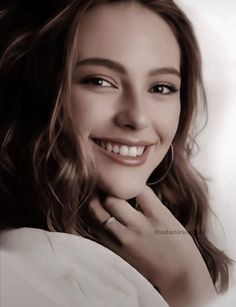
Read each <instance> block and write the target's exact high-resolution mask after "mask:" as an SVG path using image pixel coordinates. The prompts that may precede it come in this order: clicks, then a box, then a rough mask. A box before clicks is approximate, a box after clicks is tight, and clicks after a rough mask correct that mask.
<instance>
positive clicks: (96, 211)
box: [89, 197, 130, 242]
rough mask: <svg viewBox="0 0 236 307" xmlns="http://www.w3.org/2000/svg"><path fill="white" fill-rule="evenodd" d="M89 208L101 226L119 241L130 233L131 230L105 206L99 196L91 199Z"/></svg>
mask: <svg viewBox="0 0 236 307" xmlns="http://www.w3.org/2000/svg"><path fill="white" fill-rule="evenodd" d="M89 208H90V212H91V213H92V214H93V216H94V217H95V218H96V219H97V221H98V223H99V224H100V226H101V227H103V228H104V229H105V230H107V231H109V232H110V233H112V235H114V236H115V237H116V238H117V239H118V241H119V242H122V241H123V240H122V238H124V237H126V236H127V235H130V230H129V229H128V228H127V227H126V226H125V225H123V224H122V223H121V222H119V221H118V220H117V219H116V218H115V217H112V216H111V215H110V213H108V212H107V211H106V210H105V209H104V208H103V206H102V205H101V203H100V200H99V199H98V197H95V198H93V199H92V200H91V202H90V205H89ZM111 217H112V219H111Z"/></svg>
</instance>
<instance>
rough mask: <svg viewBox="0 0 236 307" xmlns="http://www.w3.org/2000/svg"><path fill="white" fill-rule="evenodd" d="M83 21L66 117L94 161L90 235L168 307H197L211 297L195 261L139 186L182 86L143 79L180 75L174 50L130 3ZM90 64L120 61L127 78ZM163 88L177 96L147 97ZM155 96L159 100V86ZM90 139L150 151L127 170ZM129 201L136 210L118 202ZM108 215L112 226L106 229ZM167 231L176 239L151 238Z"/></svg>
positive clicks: (160, 152)
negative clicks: (135, 144) (140, 143)
mask: <svg viewBox="0 0 236 307" xmlns="http://www.w3.org/2000/svg"><path fill="white" fill-rule="evenodd" d="M85 17H86V18H84V19H83V20H82V23H81V27H80V30H79V45H78V62H77V65H76V66H75V69H74V75H73V84H72V110H73V115H74V124H75V126H76V128H77V131H78V134H79V135H80V136H81V137H82V138H83V139H84V142H85V145H86V146H87V150H89V151H90V152H92V154H93V155H94V158H95V162H96V167H97V170H98V187H99V189H102V190H103V192H105V197H104V198H103V199H101V197H99V196H98V195H97V194H96V193H95V194H94V197H93V199H92V201H91V202H90V204H89V208H90V213H91V216H92V217H93V218H94V220H95V224H94V225H95V226H94V229H95V231H96V235H97V237H98V238H99V240H100V242H101V244H103V245H104V246H106V247H108V248H109V249H111V250H113V251H114V252H115V253H117V254H118V255H120V256H121V257H122V258H124V259H125V260H126V261H127V262H129V263H130V264H131V265H133V266H134V267H135V268H136V269H137V270H138V271H139V272H140V273H141V274H143V275H144V276H145V277H146V278H147V279H148V280H149V281H150V282H151V283H152V284H153V285H155V286H157V287H158V288H159V289H160V291H161V294H162V295H163V297H164V298H165V299H166V301H167V302H168V303H169V304H170V306H176V307H177V306H178V307H180V306H181V307H187V306H188V307H190V306H204V303H205V302H206V301H208V299H209V298H210V297H213V296H215V294H216V293H215V290H214V287H213V284H212V281H211V278H210V275H209V272H208V270H207V268H206V265H205V263H204V261H203V259H202V257H201V254H200V252H199V250H198V249H197V247H196V245H195V243H194V241H193V240H192V237H191V236H190V235H189V234H188V233H187V232H186V230H185V229H184V227H183V226H182V225H181V224H180V223H179V222H178V220H177V219H176V218H175V217H174V216H173V215H172V214H171V212H170V211H169V210H168V209H167V208H166V207H165V206H164V205H163V204H162V203H161V201H160V200H159V199H158V197H157V196H156V195H155V194H154V193H153V191H152V190H151V189H150V188H149V187H147V186H146V181H147V179H148V177H149V175H150V174H151V172H152V171H153V169H154V168H155V167H156V166H157V165H158V164H159V163H160V161H161V160H162V158H163V157H164V156H165V154H166V152H167V151H168V149H169V146H170V144H171V142H172V140H173V138H174V135H175V133H176V130H177V127H178V122H179V114H180V97H179V88H180V83H181V80H180V78H179V77H178V76H177V75H176V74H173V73H168V74H166V73H165V74H160V73H156V74H155V75H153V76H150V75H149V73H150V71H151V70H153V69H155V68H163V67H171V68H173V69H175V70H177V71H179V69H180V50H179V46H178V44H177V42H176V39H175V37H174V35H173V33H172V31H171V29H170V28H169V27H168V25H167V24H166V23H165V22H164V21H163V20H162V19H161V18H160V17H158V16H157V15H156V14H154V13H153V12H151V11H149V10H147V9H146V8H143V7H142V6H140V5H137V4H132V5H131V4H129V5H126V4H119V5H106V6H98V7H95V8H94V9H93V10H91V11H90V12H88V13H87V15H86V16H85ZM121 20H122V22H121ZM147 33H148V35H147ZM94 57H95V58H105V59H110V60H113V61H116V62H119V63H121V64H122V66H124V68H125V69H126V71H127V72H126V73H125V74H120V73H118V72H116V71H114V70H113V69H109V68H107V67H104V66H98V65H87V64H86V65H82V64H79V62H81V61H83V60H84V59H88V58H94ZM94 75H96V76H99V77H101V78H103V79H105V81H102V82H101V83H100V82H99V83H96V85H95V84H94V83H91V81H90V82H86V83H85V82H84V81H83V80H84V78H87V77H88V76H94ZM163 83H165V84H166V83H168V84H171V85H173V86H174V87H176V89H177V91H176V92H174V93H171V94H170V95H164V94H163V92H155V93H154V92H153V85H155V84H161V85H163ZM97 84H99V86H98V85H97ZM162 89H164V93H165V90H166V88H165V86H164V87H163V88H162ZM91 137H97V138H104V137H112V138H118V137H119V138H128V139H131V140H145V141H149V142H151V143H152V144H153V145H152V146H151V150H150V152H149V155H148V157H147V160H146V162H145V163H144V164H143V165H141V166H137V167H130V166H123V165H120V164H118V163H116V162H114V161H112V160H110V159H109V158H107V157H106V156H105V155H103V154H102V153H100V152H99V151H97V149H96V147H95V146H94V144H93V143H92V141H91ZM135 196H137V197H136V200H137V202H138V204H139V206H140V208H141V211H137V210H136V209H134V208H132V207H131V206H130V205H129V204H128V202H127V201H126V200H125V199H128V198H131V197H135ZM111 216H112V217H115V219H112V220H110V222H109V223H106V222H105V221H107V219H108V218H109V217H111ZM104 222H105V223H104ZM166 229H169V230H175V231H176V230H179V231H182V232H183V233H182V234H177V235H163V234H158V230H159V231H161V230H164V231H165V230H166Z"/></svg>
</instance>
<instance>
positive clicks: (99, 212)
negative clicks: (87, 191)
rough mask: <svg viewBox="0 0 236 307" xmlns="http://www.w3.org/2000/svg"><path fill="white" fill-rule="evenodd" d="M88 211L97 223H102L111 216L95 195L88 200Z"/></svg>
mask: <svg viewBox="0 0 236 307" xmlns="http://www.w3.org/2000/svg"><path fill="white" fill-rule="evenodd" d="M89 212H90V213H91V215H92V216H93V217H94V218H95V221H96V222H97V223H98V224H99V225H102V224H103V223H104V222H105V221H107V220H108V219H109V218H110V217H111V215H110V214H109V212H107V211H106V210H105V209H104V208H103V206H102V205H101V204H100V200H99V198H98V197H97V196H94V197H93V199H92V200H91V201H90V203H89Z"/></svg>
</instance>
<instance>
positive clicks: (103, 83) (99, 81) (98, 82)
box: [82, 77, 114, 87]
mask: <svg viewBox="0 0 236 307" xmlns="http://www.w3.org/2000/svg"><path fill="white" fill-rule="evenodd" d="M82 83H83V84H88V85H91V86H95V87H114V86H113V85H112V84H111V83H110V82H109V81H107V80H105V79H103V78H99V77H92V78H86V79H85V80H83V81H82Z"/></svg>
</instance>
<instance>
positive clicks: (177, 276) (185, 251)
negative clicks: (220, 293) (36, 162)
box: [90, 186, 215, 307]
mask: <svg viewBox="0 0 236 307" xmlns="http://www.w3.org/2000/svg"><path fill="white" fill-rule="evenodd" d="M136 201H137V203H138V204H139V206H140V208H141V210H142V212H140V211H137V210H136V209H134V208H133V207H131V206H130V205H129V203H128V202H127V201H125V200H122V199H117V198H114V197H110V196H108V197H107V198H105V200H104V201H102V202H101V201H100V200H99V198H98V196H95V197H94V198H93V199H92V201H91V202H90V212H91V214H92V215H93V217H94V218H95V219H96V220H97V221H98V223H99V225H100V227H98V228H97V232H96V235H97V237H98V238H99V240H100V242H101V243H102V244H103V245H104V246H106V247H108V248H109V249H111V250H112V251H114V252H115V253H117V254H118V255H120V256H121V257H122V258H123V259H125V260H126V261H127V262H129V263H130V264H131V265H132V266H134V267H135V268H136V269H137V270H138V271H139V272H140V273H141V274H142V275H144V276H145V277H146V278H147V279H148V280H149V281H150V282H151V283H152V284H153V285H154V286H157V287H158V288H159V289H160V291H161V293H162V295H163V296H164V297H165V298H166V300H167V302H168V303H171V306H181V307H184V306H188V307H189V306H194V305H190V302H191V301H193V300H195V299H196V300H197V301H198V302H199V300H200V299H201V297H202V299H203V300H204V299H205V296H212V295H215V290H214V287H213V284H212V281H211V278H210V275H209V273H208V270H207V268H206V265H205V263H204V261H203V259H202V257H201V254H200V252H199V250H198V248H197V247H196V245H195V243H194V241H193V239H192V237H191V236H190V234H189V233H188V232H187V231H186V229H185V228H184V227H183V226H182V225H181V224H180V223H179V221H178V220H177V219H176V218H175V217H174V216H173V215H172V213H171V212H170V211H169V210H168V209H167V208H166V207H165V206H164V205H163V204H162V203H161V201H160V200H159V199H158V197H157V196H156V195H155V193H154V192H153V191H152V190H151V189H150V188H149V187H147V186H146V187H145V189H144V190H143V192H142V193H141V194H140V195H138V196H137V197H136ZM111 216H112V217H114V219H110V220H109V222H108V223H105V224H104V221H107V219H108V218H109V217H111ZM166 230H171V231H176V233H177V234H165V231H166Z"/></svg>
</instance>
